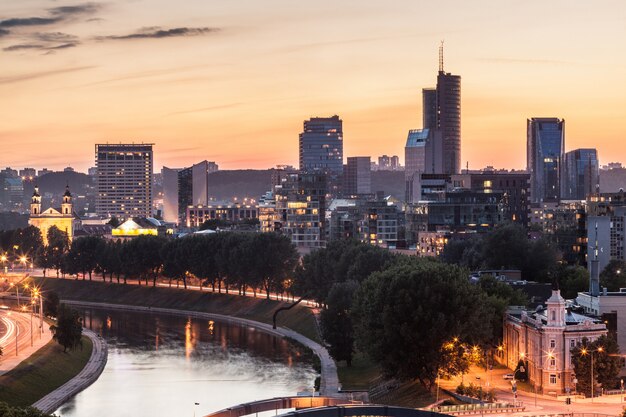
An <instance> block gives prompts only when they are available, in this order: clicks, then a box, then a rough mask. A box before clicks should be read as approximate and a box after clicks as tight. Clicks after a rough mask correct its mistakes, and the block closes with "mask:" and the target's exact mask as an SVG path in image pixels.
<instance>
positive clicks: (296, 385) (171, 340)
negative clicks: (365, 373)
mask: <svg viewBox="0 0 626 417" xmlns="http://www.w3.org/2000/svg"><path fill="white" fill-rule="evenodd" d="M84 313H85V315H84V326H85V327H86V328H91V329H93V330H94V331H96V332H99V333H100V332H101V333H102V334H103V337H104V338H105V339H106V340H107V342H108V343H109V357H108V363H107V365H106V368H105V369H104V372H103V373H102V375H101V376H100V378H99V379H98V380H97V381H96V382H95V383H94V384H93V385H91V386H90V387H89V388H87V389H86V390H85V391H83V392H81V393H79V394H78V395H77V396H76V397H74V398H73V399H71V400H70V401H69V402H68V403H66V404H65V405H64V406H62V407H61V408H60V409H59V410H57V411H56V412H55V414H57V415H60V416H63V417H74V416H77V417H78V416H87V415H88V416H91V417H99V416H102V417H104V416H107V417H109V416H112V415H114V416H118V417H122V416H147V415H149V416H152V417H160V416H163V417H165V416H192V415H194V411H195V415H196V416H202V415H206V414H208V413H210V412H212V411H217V410H220V409H223V408H227V407H230V406H233V405H236V404H239V403H242V402H247V401H253V400H260V399H266V398H272V397H277V396H286V395H295V394H296V393H297V392H298V391H303V390H306V389H311V388H312V387H313V381H314V379H315V372H314V371H313V369H312V368H311V366H310V365H308V364H306V363H303V361H302V358H301V356H300V352H299V351H298V350H297V349H296V348H294V347H293V346H291V345H289V343H287V342H286V341H285V340H282V339H279V338H276V337H273V336H270V335H267V334H264V333H262V332H259V331H257V330H255V329H252V328H249V327H243V326H237V325H229V324H224V323H218V322H214V323H211V322H209V321H206V320H196V319H194V320H188V319H186V318H183V317H168V316H158V315H148V314H137V313H125V312H107V311H104V310H86V311H85V312H84ZM107 323H108V324H107ZM194 403H200V405H199V406H195V410H194Z"/></svg>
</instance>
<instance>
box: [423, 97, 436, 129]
mask: <svg viewBox="0 0 626 417" xmlns="http://www.w3.org/2000/svg"><path fill="white" fill-rule="evenodd" d="M422 127H423V128H424V129H437V89H436V88H424V89H422Z"/></svg>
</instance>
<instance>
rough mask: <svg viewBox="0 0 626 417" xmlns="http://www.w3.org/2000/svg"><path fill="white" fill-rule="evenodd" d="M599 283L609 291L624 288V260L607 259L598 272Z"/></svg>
mask: <svg viewBox="0 0 626 417" xmlns="http://www.w3.org/2000/svg"><path fill="white" fill-rule="evenodd" d="M600 285H601V286H602V287H606V288H607V289H608V290H609V291H619V289H620V288H626V262H624V261H620V260H617V259H614V260H612V261H609V263H608V264H607V266H606V267H604V269H603V270H602V272H601V273H600Z"/></svg>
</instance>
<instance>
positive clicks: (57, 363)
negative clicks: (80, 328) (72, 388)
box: [0, 336, 92, 407]
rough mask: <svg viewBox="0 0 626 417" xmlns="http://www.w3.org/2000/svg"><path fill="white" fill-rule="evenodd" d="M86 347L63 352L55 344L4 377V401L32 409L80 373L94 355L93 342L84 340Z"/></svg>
mask: <svg viewBox="0 0 626 417" xmlns="http://www.w3.org/2000/svg"><path fill="white" fill-rule="evenodd" d="M82 343H83V347H82V349H81V348H80V347H79V348H78V349H76V350H74V351H68V352H66V353H64V352H63V347H61V346H60V345H59V344H58V343H56V342H55V341H51V342H50V343H48V344H47V345H46V346H44V347H43V348H41V349H39V350H38V351H37V352H35V353H34V354H32V355H31V356H29V357H28V358H27V359H25V360H24V361H22V363H20V364H19V365H18V366H17V367H15V368H14V369H12V370H11V371H9V372H8V373H6V374H4V375H2V376H0V401H4V402H6V403H8V404H10V405H13V406H20V407H24V406H28V405H31V404H33V403H34V402H36V401H38V400H39V399H41V398H43V397H44V396H45V395H47V394H48V393H50V392H52V391H54V390H55V389H57V388H58V387H60V386H61V385H63V384H65V383H66V382H67V381H69V380H70V379H72V377H74V376H75V375H76V374H78V373H79V372H80V371H81V370H82V369H83V368H84V367H85V365H86V364H87V361H88V360H89V357H90V356H91V349H92V343H91V340H89V338H88V337H86V336H83V338H82Z"/></svg>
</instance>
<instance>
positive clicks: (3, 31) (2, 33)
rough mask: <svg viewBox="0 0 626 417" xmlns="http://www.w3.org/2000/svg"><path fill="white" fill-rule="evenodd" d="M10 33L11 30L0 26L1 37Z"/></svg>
mask: <svg viewBox="0 0 626 417" xmlns="http://www.w3.org/2000/svg"><path fill="white" fill-rule="evenodd" d="M9 33H11V32H10V31H8V30H6V29H2V28H0V38H1V37H3V36H6V35H8V34H9Z"/></svg>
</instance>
